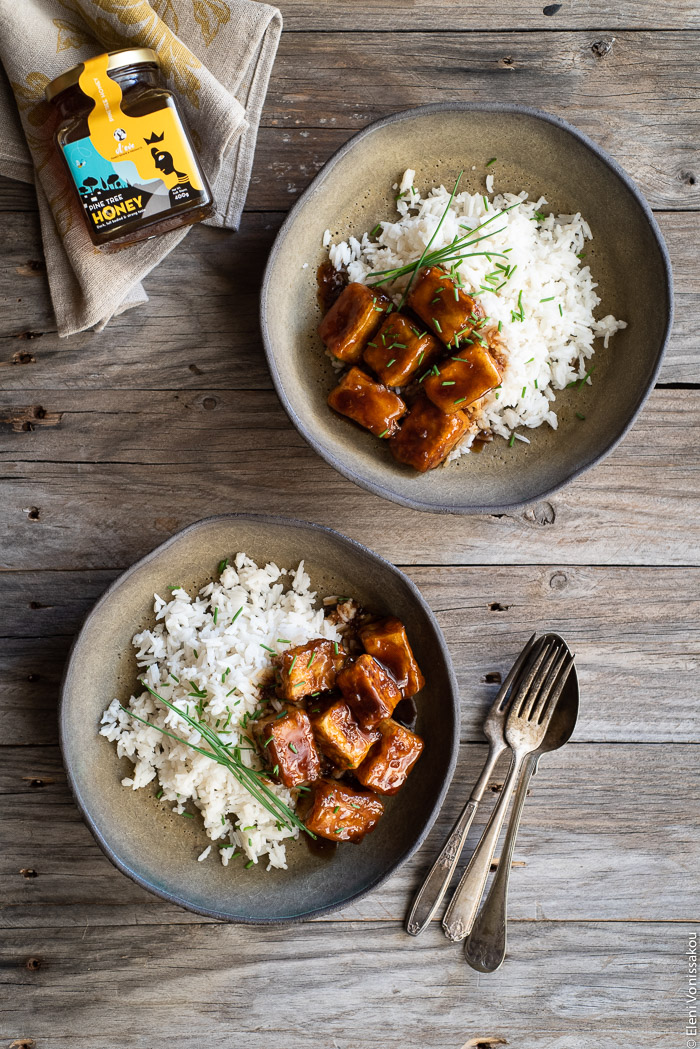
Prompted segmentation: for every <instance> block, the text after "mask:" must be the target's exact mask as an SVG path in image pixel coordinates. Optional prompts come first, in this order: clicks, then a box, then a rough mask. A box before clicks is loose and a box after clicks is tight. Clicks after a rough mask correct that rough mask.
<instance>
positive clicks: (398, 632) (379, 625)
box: [360, 616, 425, 696]
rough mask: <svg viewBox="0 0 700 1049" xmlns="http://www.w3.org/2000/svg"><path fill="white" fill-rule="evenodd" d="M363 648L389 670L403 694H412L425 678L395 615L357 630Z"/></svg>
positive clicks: (418, 689) (401, 625) (401, 624)
mask: <svg viewBox="0 0 700 1049" xmlns="http://www.w3.org/2000/svg"><path fill="white" fill-rule="evenodd" d="M360 641H361V642H362V644H363V646H364V649H365V651H366V652H368V653H369V654H370V655H371V656H374V658H375V659H376V660H378V661H379V662H380V663H382V664H383V665H384V666H385V667H386V668H387V669H388V670H389V671H390V673H391V675H392V677H393V678H394V680H395V681H396V683H397V685H398V686H399V688H400V689H401V691H402V692H403V694H404V696H414V695H415V694H416V692H420V690H421V689H422V688H423V685H424V684H425V678H424V677H423V675H422V673H421V669H420V667H419V666H418V663H417V662H416V657H415V656H414V655H413V649H412V648H411V645H410V643H409V640H408V635H407V634H406V627H405V626H404V625H403V623H402V622H401V620H400V619H397V618H396V617H395V616H387V617H386V618H385V619H378V620H376V621H375V622H373V623H368V624H367V626H365V627H363V628H362V629H361V630H360Z"/></svg>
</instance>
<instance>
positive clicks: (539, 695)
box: [442, 639, 573, 940]
mask: <svg viewBox="0 0 700 1049" xmlns="http://www.w3.org/2000/svg"><path fill="white" fill-rule="evenodd" d="M572 664H573V657H572V656H571V655H570V654H569V651H568V649H567V648H566V646H565V645H563V644H562V643H561V642H560V641H559V640H558V639H557V640H556V641H554V640H551V641H546V643H545V644H544V646H543V647H542V649H541V651H540V652H539V654H538V655H537V657H536V659H535V660H534V661H533V662H532V664H531V665H530V666H529V669H528V671H527V674H526V675H525V676H524V677H523V678H522V679H521V681H520V683H519V685H518V687H517V690H516V693H515V696H514V698H513V700H512V701H511V704H510V709H509V711H508V716H507V718H506V727H505V738H506V743H507V744H508V746H509V747H510V748H511V750H512V751H513V760H512V762H511V766H510V769H509V771H508V775H507V777H506V781H505V783H504V784H503V789H502V791H501V796H500V798H499V799H498V802H497V803H496V806H495V808H494V810H493V812H492V813H491V817H490V819H489V821H488V823H487V824H486V828H485V830H484V833H483V834H482V836H481V839H480V841H479V844H478V845H477V847H476V849H475V850H474V854H473V855H472V858H471V860H470V861H469V866H468V867H467V869H466V871H465V873H464V875H463V877H462V880H461V881H460V883H459V885H458V886H457V890H456V892H455V894H454V896H453V897H452V901H451V903H450V905H449V907H448V908H447V911H446V913H445V917H444V918H443V921H442V925H443V928H444V930H445V934H446V935H447V936H448V937H449V939H451V940H462V939H464V937H465V936H468V935H469V932H470V931H471V928H472V925H473V924H474V919H475V917H476V912H477V910H478V907H479V901H480V900H481V897H482V894H483V892H484V888H485V886H486V881H487V879H488V876H489V871H490V869H491V861H492V859H493V855H494V852H495V849H496V845H497V844H498V837H499V834H500V832H501V828H502V826H503V821H504V819H505V817H506V813H507V811H508V805H509V803H510V799H511V795H512V793H513V790H514V788H515V784H516V783H517V780H518V776H519V774H520V771H521V769H522V766H523V763H524V761H525V759H526V758H527V756H528V754H531V753H532V752H533V751H535V750H537V749H538V748H539V746H540V745H541V744H542V741H543V740H544V737H545V734H546V732H547V728H548V726H549V722H550V720H551V717H552V714H553V713H554V710H555V707H556V703H557V700H558V699H559V696H560V695H561V691H562V689H563V688H564V685H565V683H566V678H567V677H568V675H569V672H570V670H571V666H572Z"/></svg>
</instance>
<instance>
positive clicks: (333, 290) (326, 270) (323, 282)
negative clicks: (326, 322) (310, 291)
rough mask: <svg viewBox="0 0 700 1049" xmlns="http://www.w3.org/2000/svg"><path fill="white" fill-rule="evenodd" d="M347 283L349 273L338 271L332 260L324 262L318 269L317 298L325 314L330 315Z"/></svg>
mask: <svg viewBox="0 0 700 1049" xmlns="http://www.w3.org/2000/svg"><path fill="white" fill-rule="evenodd" d="M347 283H348V275H347V273H345V271H344V270H337V269H336V268H335V266H334V265H333V263H332V262H331V261H330V260H328V261H326V262H322V263H321V265H320V266H319V267H318V269H317V270H316V284H317V285H318V292H317V297H318V304H319V306H320V307H321V310H322V312H323V313H324V314H325V313H328V311H329V309H330V308H331V306H332V305H333V303H334V302H335V300H336V299H337V298H338V296H339V295H340V293H341V291H342V290H343V288H344V287H345V286H346V285H347Z"/></svg>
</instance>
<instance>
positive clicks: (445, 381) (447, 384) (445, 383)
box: [441, 379, 455, 386]
mask: <svg viewBox="0 0 700 1049" xmlns="http://www.w3.org/2000/svg"><path fill="white" fill-rule="evenodd" d="M441 385H442V386H454V385H455V381H454V379H450V380H447V379H444V380H443V382H442V384H441Z"/></svg>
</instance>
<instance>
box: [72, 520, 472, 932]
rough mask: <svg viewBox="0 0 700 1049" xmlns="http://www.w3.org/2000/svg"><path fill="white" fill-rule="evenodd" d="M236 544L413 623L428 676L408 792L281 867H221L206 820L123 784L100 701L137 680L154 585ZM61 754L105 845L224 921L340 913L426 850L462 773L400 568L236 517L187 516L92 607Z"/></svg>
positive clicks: (206, 567)
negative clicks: (330, 843)
mask: <svg viewBox="0 0 700 1049" xmlns="http://www.w3.org/2000/svg"><path fill="white" fill-rule="evenodd" d="M239 550H243V551H245V552H246V553H247V554H249V555H250V556H251V557H252V558H254V559H255V560H257V561H258V562H261V561H262V562H263V563H264V562H266V561H275V562H276V563H277V564H279V565H282V566H285V567H287V566H292V565H294V566H296V564H298V562H299V561H300V560H301V559H302V558H303V560H304V561H305V564H306V569H307V571H308V572H309V574H310V576H311V580H312V585H313V587H314V589H316V590H317V592H318V594H319V599H320V598H322V597H323V596H324V595H329V594H350V595H353V596H355V597H357V598H358V599H359V600H360V601H361V602H362V604H364V605H365V606H366V607H367V608H370V609H372V610H376V611H377V612H380V613H385V614H386V613H389V612H391V613H393V614H395V615H397V616H398V617H399V618H400V619H402V620H403V622H404V623H405V624H406V628H407V631H408V634H409V637H410V639H411V643H412V645H413V647H414V650H415V653H416V657H417V659H418V661H419V663H420V665H421V667H422V668H423V670H424V672H425V675H426V679H427V684H426V686H425V689H424V690H423V691H422V693H421V694H420V696H419V697H418V702H417V706H418V722H417V729H416V731H417V732H419V733H420V735H421V736H422V737H423V738H424V740H425V751H424V754H423V756H422V757H421V760H420V761H419V762H418V764H417V765H416V767H415V769H414V770H413V772H412V774H411V776H410V777H409V779H408V781H407V783H406V786H405V787H404V789H403V790H402V791H401V792H400V793H399V794H397V795H396V796H395V797H394V798H390V799H388V802H387V806H386V812H385V814H384V816H383V818H382V819H381V821H380V822H379V824H378V825H377V828H376V830H374V831H373V832H372V833H371V834H370V835H368V836H367V838H366V839H365V840H364V841H363V842H362V843H361V844H359V845H346V846H344V847H343V846H339V847H338V848H337V849H336V850H335V852H333V853H332V854H331V855H330V856H318V855H313V854H312V853H311V852H310V851H309V849H308V848H307V846H306V843H305V842H304V841H299V842H291V843H290V845H289V846H288V850H287V853H288V863H289V870H287V871H270V872H267V871H265V869H264V864H262V863H261V864H260V865H259V866H258V867H254V868H251V869H249V870H245V869H244V868H243V866H242V864H241V863H240V861H239V862H236V861H234V862H233V863H231V864H229V866H228V867H223V866H222V864H221V863H219V861H218V859H217V858H216V857H215V856H214V854H213V850H212V853H211V854H210V855H209V857H208V858H207V860H206V861H203V862H202V863H198V862H197V856H198V855H199V854H200V853H201V852H202V850H203V849H204V848H205V846H206V845H207V844H209V839H208V838H207V837H206V834H205V832H204V829H203V827H202V825H201V820H200V819H199V818H198V817H195V819H193V820H185V819H182V817H181V816H176V815H174V814H173V813H172V811H171V808H170V806H169V805H168V804H166V803H165V802H161V801H158V800H157V799H156V796H155V795H156V793H157V790H158V787H157V784H155V783H153V784H150V785H149V786H148V787H145V788H143V789H141V790H137V791H134V790H130V789H127V788H125V787H122V786H121V782H120V781H121V779H122V777H123V776H125V775H129V774H130V770H131V768H132V765H131V763H130V762H129V761H127V760H122V761H120V760H119V759H118V758H117V754H116V748H115V747H114V746H113V744H111V743H109V742H108V741H107V740H106V739H104V737H102V736H99V735H98V728H99V723H100V717H101V714H102V711H103V710H104V708H105V707H106V706H107V705H108V704H109V703H110V701H111V700H112V699H113V698H114V697H117V698H118V699H120V700H121V701H122V702H124V701H125V700H127V699H128V697H129V696H130V695H131V693H132V692H133V690H134V688H135V687H136V685H137V667H136V663H135V660H134V658H133V655H132V645H131V638H132V636H133V634H134V633H135V632H137V631H138V630H142V629H144V628H145V627H146V626H147V625H148V624H151V623H153V622H154V617H153V594H154V593H155V592H158V593H160V594H164V593H166V592H167V586H168V584H169V583H172V582H173V581H175V582H177V583H179V584H182V585H183V586H186V587H187V588H188V589H189V591H190V593H193V592H194V591H195V590H196V589H198V588H199V587H201V586H204V585H205V584H206V583H207V582H209V581H210V580H211V578H212V574H213V573H215V572H216V566H217V564H218V562H219V561H220V560H221V559H222V558H224V557H230V556H231V555H232V554H234V553H236V552H237V551H239ZM60 735H61V747H62V750H63V759H64V762H65V766H66V769H67V772H68V777H69V781H70V785H71V788H72V790H73V794H74V796H75V799H76V801H77V803H78V805H79V807H80V809H81V810H82V813H83V816H84V818H85V820H86V822H87V824H88V826H89V827H90V829H91V830H92V833H93V834H94V835H95V838H96V839H97V841H98V844H99V845H100V846H101V847H102V849H103V850H104V851H105V852H106V854H107V855H108V856H109V858H110V859H111V860H112V861H113V863H114V864H115V865H116V866H117V867H118V868H119V869H120V870H121V871H123V872H124V873H125V874H128V875H129V877H131V878H133V879H134V881H136V882H138V883H139V884H140V885H143V886H144V888H146V889H149V890H150V891H151V892H154V893H156V894H157V895H158V896H162V897H163V898H164V899H166V900H169V901H171V902H173V903H177V904H180V905H181V906H183V907H187V908H188V909H189V910H192V911H196V912H198V913H200V914H206V915H209V916H211V917H214V918H219V919H222V920H224V921H232V922H246V923H271V922H293V921H300V920H302V919H305V918H310V917H312V916H314V915H318V914H324V913H328V912H329V911H332V910H336V909H337V908H339V907H342V906H344V905H345V904H347V903H350V902H351V901H356V900H358V899H359V898H360V897H361V896H364V895H365V894H366V893H367V892H369V891H370V890H371V889H373V888H376V886H378V885H380V884H381V883H382V882H383V881H385V880H386V879H387V878H388V877H389V876H390V875H391V874H392V873H393V872H394V871H395V870H396V869H397V868H398V867H399V866H400V865H401V864H402V863H404V862H405V861H406V860H407V859H408V857H409V856H411V855H412V853H413V852H415V850H416V849H417V848H418V847H419V845H420V844H421V842H422V841H423V840H424V838H425V837H426V835H427V833H428V831H429V830H430V827H431V826H432V824H433V821H434V820H435V817H436V815H437V813H438V811H439V809H440V806H441V804H442V801H443V799H444V797H445V793H446V791H447V788H448V786H449V783H450V780H451V778H452V773H453V771H454V766H455V761H456V757H457V746H458V742H459V702H458V697H457V687H456V682H455V677H454V672H453V670H452V664H451V662H450V657H449V654H448V652H447V649H446V647H445V642H444V640H443V637H442V633H441V631H440V628H439V626H438V624H437V622H436V620H435V617H434V615H433V613H432V612H431V611H430V609H429V607H428V605H427V604H426V602H425V601H424V600H423V598H422V597H421V595H420V593H419V591H418V590H417V588H416V587H415V586H414V585H413V583H412V582H411V581H410V580H409V579H407V578H406V576H404V575H403V574H402V573H401V572H400V571H399V570H398V569H397V568H394V567H393V565H390V564H389V563H388V562H387V561H384V560H383V559H382V558H381V557H378V556H377V554H374V553H372V552H371V551H370V550H368V549H367V548H366V547H364V546H360V544H359V543H355V542H353V541H352V540H350V539H346V538H345V537H344V536H342V535H340V534H339V533H338V532H333V531H331V530H330V529H327V528H322V527H320V526H319V525H313V524H306V523H303V522H300V521H290V520H285V519H283V518H279V517H263V516H256V515H247V514H242V515H237V514H232V515H228V516H224V517H214V518H210V519H208V520H204V521H200V522H199V523H198V524H194V525H191V526H190V527H189V528H186V529H185V530H184V531H183V532H180V533H179V534H178V535H175V536H173V538H172V539H169V540H168V542H166V543H164V544H163V545H162V546H160V547H158V548H157V549H156V550H154V551H153V553H151V554H149V555H148V556H147V557H145V558H144V559H143V560H142V561H139V562H138V563H137V564H135V565H134V566H133V568H130V569H129V570H128V571H127V572H125V573H124V575H123V576H121V577H120V578H119V579H117V581H116V582H115V583H113V584H112V586H111V587H110V588H109V590H108V591H107V593H106V594H105V595H104V597H102V598H101V600H100V601H99V602H98V603H97V605H96V606H95V608H94V609H93V611H92V612H91V613H90V615H89V616H88V618H87V620H86V622H85V625H84V626H83V628H82V630H81V632H80V634H79V636H78V638H77V640H76V642H75V644H74V646H73V651H72V653H71V656H70V660H69V663H68V667H67V670H66V674H65V678H64V682H63V691H62V699H61V711H60Z"/></svg>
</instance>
